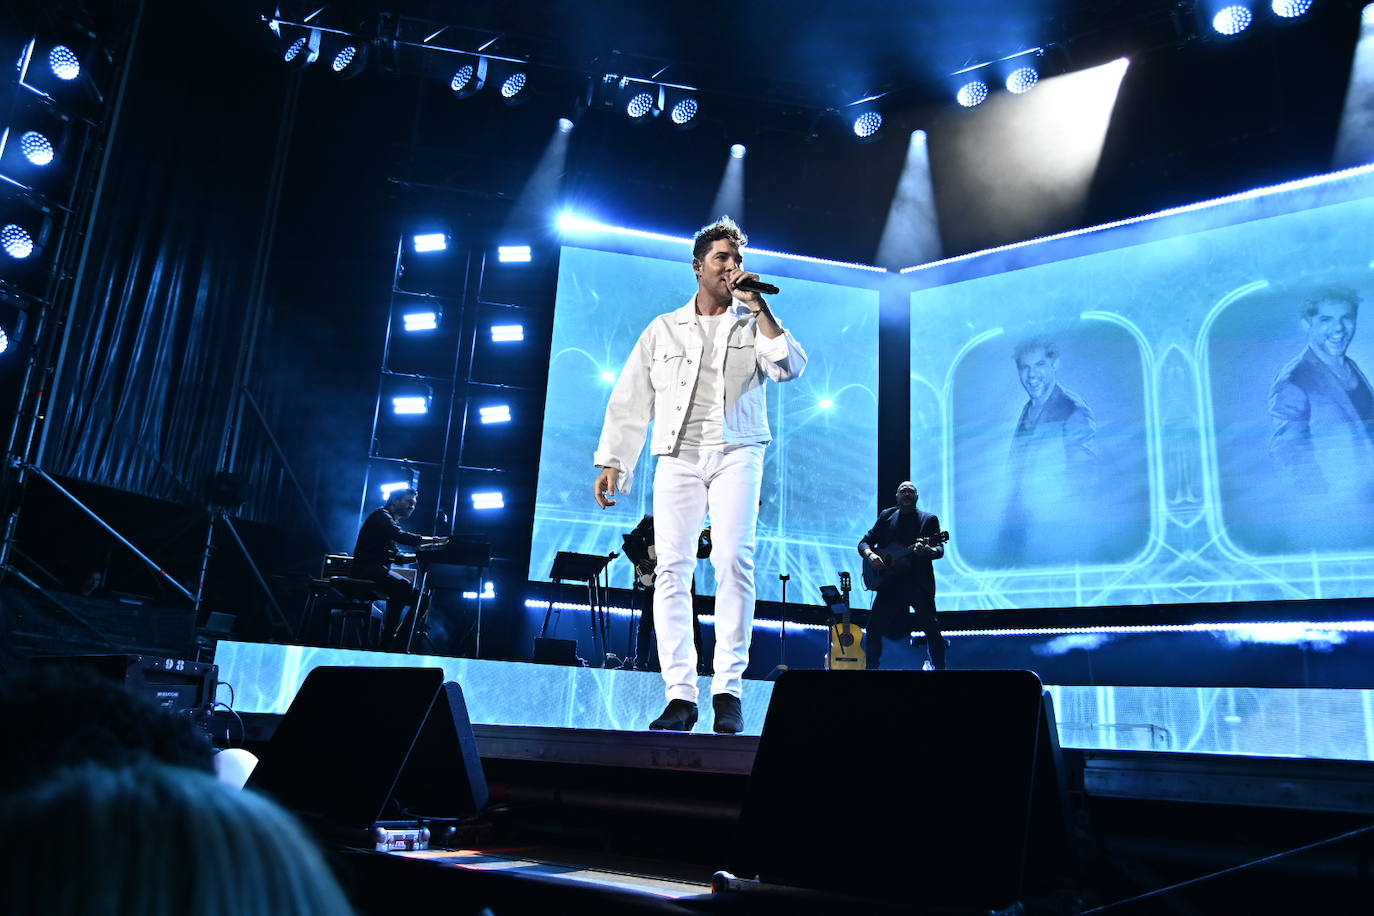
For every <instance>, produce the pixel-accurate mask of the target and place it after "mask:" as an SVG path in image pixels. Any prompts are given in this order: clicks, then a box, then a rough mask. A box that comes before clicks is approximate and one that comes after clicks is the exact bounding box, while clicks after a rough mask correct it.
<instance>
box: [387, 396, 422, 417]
mask: <svg viewBox="0 0 1374 916" xmlns="http://www.w3.org/2000/svg"><path fill="white" fill-rule="evenodd" d="M391 409H392V410H394V411H395V412H396V413H398V414H425V413H429V398H427V397H425V396H424V395H399V396H397V397H394V398H392V399H391Z"/></svg>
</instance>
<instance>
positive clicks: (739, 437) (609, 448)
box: [595, 299, 806, 493]
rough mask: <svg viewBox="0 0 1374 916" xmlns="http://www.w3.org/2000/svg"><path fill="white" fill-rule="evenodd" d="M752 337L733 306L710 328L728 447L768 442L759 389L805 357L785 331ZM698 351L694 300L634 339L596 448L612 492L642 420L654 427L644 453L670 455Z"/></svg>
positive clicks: (631, 455)
mask: <svg viewBox="0 0 1374 916" xmlns="http://www.w3.org/2000/svg"><path fill="white" fill-rule="evenodd" d="M779 325H781V322H779ZM757 331H758V320H757V319H755V318H754V317H752V316H751V315H750V314H749V307H748V306H747V305H745V304H744V303H743V302H741V301H739V300H738V299H736V300H734V301H733V302H732V303H731V304H730V308H729V309H728V310H727V312H726V315H725V319H724V320H722V321H720V322H719V323H718V324H717V325H716V339H715V354H714V360H713V363H714V365H712V366H711V367H710V368H711V369H713V370H714V371H716V372H723V373H724V378H725V386H724V387H725V422H724V424H723V426H724V438H725V441H726V442H727V443H731V444H733V443H741V444H765V443H767V442H769V441H771V440H772V438H773V436H772V433H771V432H770V431H769V429H768V401H767V399H766V397H765V395H764V389H763V383H764V381H765V380H766V379H772V380H773V381H775V382H786V381H790V380H792V379H794V378H796V377H797V376H799V375H801V374H802V370H804V369H805V368H806V351H805V350H803V349H802V348H801V344H799V343H797V340H796V338H795V337H793V336H792V334H791V332H790V331H787V330H786V329H784V330H783V333H782V334H781V336H778V337H773V338H768V337H765V336H764V335H762V334H759V333H757ZM701 351H702V345H701V333H700V331H698V330H697V314H696V304H695V299H691V300H688V302H687V304H686V305H684V306H683V307H682V308H680V309H678V310H677V311H674V312H668V313H667V314H666V315H659V316H658V317H657V318H655V319H654V320H653V321H652V322H650V323H649V326H648V327H647V328H645V329H644V333H643V334H641V335H639V342H638V343H636V344H635V348H634V351H633V352H632V353H631V354H630V358H629V359H628V360H626V361H625V368H623V369H621V370H620V379H619V380H618V381H617V382H616V383H615V390H614V391H612V392H611V400H610V403H608V404H607V405H606V420H605V422H604V423H603V424H602V426H601V441H600V442H599V443H598V444H597V447H596V458H595V463H596V465H597V466H598V467H603V468H618V469H619V470H620V492H622V493H629V492H630V485H631V484H632V483H633V481H634V470H635V464H636V463H637V462H638V461H639V454H640V452H641V451H642V450H643V448H644V437H645V435H646V433H647V432H648V429H649V421H650V420H653V421H654V435H653V439H652V440H651V441H650V442H649V450H650V451H651V452H653V453H654V454H655V455H668V454H672V452H673V451H674V450H675V449H676V448H677V446H678V441H679V439H680V438H681V436H682V426H683V423H682V421H683V420H684V419H685V418H686V416H687V411H688V408H690V407H691V404H692V391H693V389H694V388H695V387H696V380H697V375H698V373H699V372H700V371H701Z"/></svg>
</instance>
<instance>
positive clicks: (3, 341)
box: [0, 328, 10, 353]
mask: <svg viewBox="0 0 1374 916" xmlns="http://www.w3.org/2000/svg"><path fill="white" fill-rule="evenodd" d="M9 348H10V335H8V334H6V333H5V329H4V328H0V353H4V352H5V351H6V350H8V349H9Z"/></svg>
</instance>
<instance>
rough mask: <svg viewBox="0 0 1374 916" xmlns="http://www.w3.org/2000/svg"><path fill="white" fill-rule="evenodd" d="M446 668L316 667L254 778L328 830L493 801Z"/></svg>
mask: <svg viewBox="0 0 1374 916" xmlns="http://www.w3.org/2000/svg"><path fill="white" fill-rule="evenodd" d="M443 678H444V672H443V671H442V669H439V668H362V667H356V668H355V667H337V668H336V667H320V668H316V669H314V670H313V671H311V672H310V674H309V675H308V676H307V677H306V679H305V682H304V683H303V684H302V685H301V688H300V691H299V692H298V693H297V694H296V697H295V699H293V700H292V701H291V706H290V707H289V708H288V709H287V710H286V714H285V716H283V717H282V720H281V723H280V724H279V725H278V726H277V730H276V733H275V734H274V735H273V736H272V740H271V742H270V743H269V744H268V746H267V748H266V749H265V750H264V751H263V754H262V759H261V760H260V762H259V763H258V766H257V768H256V769H255V770H254V772H253V775H252V777H251V778H250V779H249V781H248V785H249V786H250V787H252V788H254V789H257V790H259V791H262V792H265V793H267V794H268V795H270V796H272V797H273V798H274V799H276V800H277V801H278V802H280V803H281V804H282V805H284V806H285V807H287V808H290V809H291V810H293V811H295V812H296V813H297V814H299V815H301V816H302V817H304V818H305V819H306V820H307V821H308V822H311V823H313V824H316V825H318V826H320V827H323V828H326V829H336V830H357V829H366V828H369V827H371V826H372V825H374V824H376V823H377V822H379V821H383V820H398V819H405V820H414V819H419V818H460V817H465V816H468V815H471V814H473V813H475V812H477V811H480V810H481V809H482V808H483V807H484V806H485V805H486V802H487V784H486V777H485V774H484V773H483V770H482V762H481V759H480V758H479V757H478V755H477V748H476V743H475V742H474V740H473V736H472V725H471V723H470V722H469V720H468V714H467V705H466V703H465V702H464V700H463V692H462V689H461V688H460V687H459V686H458V685H457V684H456V683H453V682H449V683H444V679H443Z"/></svg>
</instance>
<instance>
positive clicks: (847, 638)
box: [825, 572, 868, 671]
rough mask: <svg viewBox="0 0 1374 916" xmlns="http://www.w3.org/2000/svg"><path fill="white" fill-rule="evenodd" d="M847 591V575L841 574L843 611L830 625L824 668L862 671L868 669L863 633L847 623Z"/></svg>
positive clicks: (848, 586) (848, 589)
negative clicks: (828, 650)
mask: <svg viewBox="0 0 1374 916" xmlns="http://www.w3.org/2000/svg"><path fill="white" fill-rule="evenodd" d="M849 591H850V582H849V573H847V572H842V573H840V593H841V595H842V596H843V598H844V600H843V602H842V604H841V605H840V607H843V608H844V610H843V611H841V612H840V619H839V620H837V621H835V622H834V623H833V624H831V625H830V654H829V655H827V656H826V657H825V667H827V668H829V669H831V670H834V669H839V668H845V669H850V670H858V671H862V670H863V669H864V668H866V667H868V660H867V658H866V657H865V656H864V650H863V635H864V631H863V629H862V628H860V627H859V625H858V624H854V623H850V622H849ZM832 606H833V605H832Z"/></svg>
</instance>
